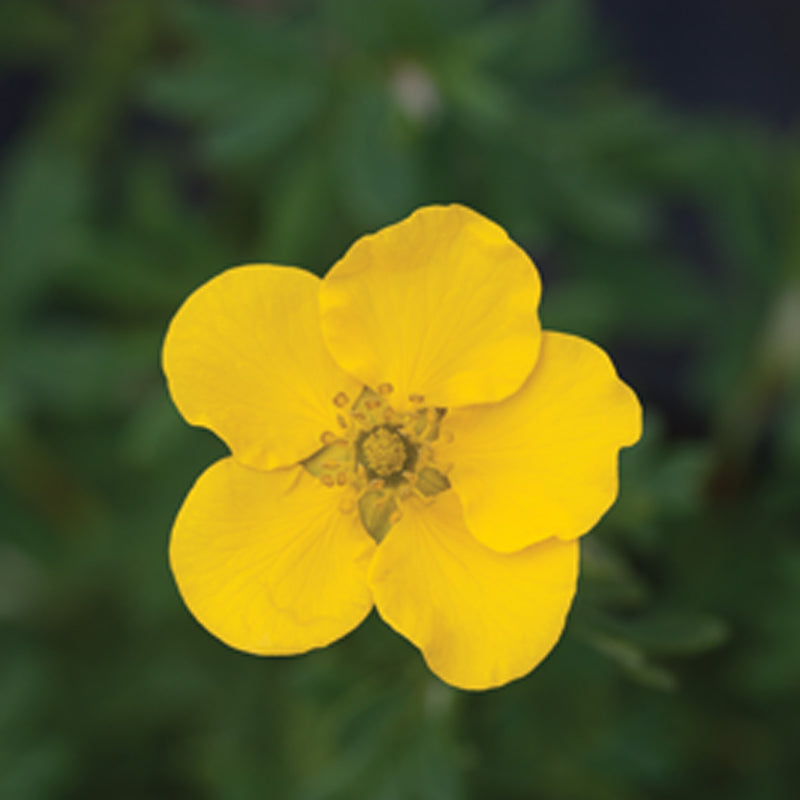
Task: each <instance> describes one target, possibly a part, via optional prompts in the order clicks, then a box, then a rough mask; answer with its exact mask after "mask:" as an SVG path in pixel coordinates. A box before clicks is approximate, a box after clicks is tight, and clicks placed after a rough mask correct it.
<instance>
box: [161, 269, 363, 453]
mask: <svg viewBox="0 0 800 800" xmlns="http://www.w3.org/2000/svg"><path fill="white" fill-rule="evenodd" d="M319 285H320V280H319V278H317V277H315V276H314V275H311V274H310V273H308V272H305V271H303V270H300V269H295V268H293V267H275V266H269V265H263V264H262V265H251V266H245V267H237V268H235V269H230V270H228V271H226V272H223V273H222V274H221V275H218V276H217V277H216V278H213V279H212V280H210V281H208V283H206V284H204V285H203V286H201V287H200V288H199V289H197V290H196V291H195V292H194V293H193V294H191V295H190V296H189V298H188V299H187V300H186V302H185V303H184V304H183V305H182V306H181V308H180V309H179V310H178V312H177V314H175V317H174V318H173V320H172V323H171V324H170V326H169V330H168V332H167V336H166V338H165V340H164V351H163V365H164V372H165V374H166V376H167V381H168V384H169V390H170V393H171V394H172V399H173V400H174V402H175V405H176V406H177V407H178V409H179V411H180V412H181V414H182V415H183V416H184V417H185V419H186V420H187V421H188V422H190V423H191V424H193V425H202V426H204V427H206V428H210V429H211V430H213V431H214V432H215V433H217V434H218V435H219V436H220V437H221V438H222V439H223V440H224V441H225V443H226V444H227V445H228V446H229V447H230V448H231V450H232V452H233V455H234V456H235V457H236V458H237V459H238V460H239V461H241V462H242V463H244V464H248V465H250V466H254V467H259V468H262V469H274V468H275V467H281V466H287V465H289V464H294V463H296V462H297V461H299V460H301V459H302V458H305V457H306V456H309V455H311V453H313V452H314V451H315V450H317V449H319V447H321V444H320V435H321V434H322V433H323V431H325V430H326V429H329V430H336V412H337V410H338V409H337V408H336V406H335V405H334V403H333V398H334V397H335V396H336V395H337V394H338V393H339V392H344V393H346V394H349V395H350V396H351V397H354V396H355V395H357V394H358V392H359V391H360V389H361V386H360V384H359V383H358V382H357V381H355V380H353V378H352V377H350V376H349V375H347V374H346V373H344V372H343V371H342V370H341V369H340V368H339V367H338V366H337V365H336V363H335V362H334V361H333V359H332V358H331V356H330V355H329V353H328V351H327V350H326V349H325V346H324V344H323V341H322V335H321V333H320V327H319V312H318V300H317V293H318V289H319Z"/></svg>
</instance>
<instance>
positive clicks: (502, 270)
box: [320, 205, 541, 411]
mask: <svg viewBox="0 0 800 800" xmlns="http://www.w3.org/2000/svg"><path fill="white" fill-rule="evenodd" d="M540 293H541V283H540V280H539V275H538V272H537V271H536V268H535V266H534V265H533V262H532V261H531V260H530V258H529V257H528V256H527V254H526V253H525V252H524V251H523V250H522V248H520V247H519V246H518V245H516V244H515V243H514V242H513V241H511V239H509V237H508V235H507V234H506V232H505V231H504V230H503V229H502V228H501V227H500V226H499V225H497V224H495V223H494V222H491V221H490V220H488V219H486V217H483V216H481V215H480V214H478V213H477V212H475V211H472V210H471V209H469V208H465V207H464V206H460V205H450V206H427V207H424V208H420V209H418V210H417V211H415V212H414V213H413V214H412V215H411V216H409V217H407V218H406V219H404V220H402V221H401V222H398V223H396V224H395V225H390V226H388V227H386V228H383V229H382V230H380V231H378V232H377V233H374V234H372V235H369V236H364V237H362V238H361V239H359V240H358V241H357V242H355V244H353V246H352V247H351V248H350V249H349V250H348V251H347V253H346V254H345V255H344V257H343V258H342V259H341V260H340V261H339V262H338V263H337V264H335V265H334V266H333V267H332V268H331V270H330V271H329V272H328V274H327V275H326V276H325V278H324V279H323V281H322V286H321V288H320V311H321V320H322V331H323V336H324V338H325V342H326V343H327V345H328V348H329V349H330V351H331V353H332V354H333V356H334V358H335V359H336V361H337V362H338V363H339V364H340V365H341V366H342V368H343V369H345V370H346V371H347V372H349V373H350V374H352V375H354V376H356V377H357V378H359V379H360V380H361V381H363V382H364V383H365V384H367V385H368V386H371V387H373V388H375V387H377V386H380V385H381V384H387V383H388V384H391V385H392V386H393V387H394V388H395V393H394V395H393V397H392V402H393V405H394V406H395V408H396V410H398V411H400V410H404V409H405V408H407V407H408V403H409V398H410V397H412V396H417V397H423V398H424V400H425V402H426V404H427V405H433V406H445V407H455V406H463V405H467V404H471V403H489V402H495V401H497V400H500V399H502V398H504V397H507V396H508V395H510V394H511V393H512V392H514V391H516V389H518V388H519V386H520V385H521V384H522V382H523V381H524V380H525V378H526V376H527V375H528V373H529V372H530V371H531V369H532V367H533V365H534V363H535V361H536V355H537V352H538V348H539V340H540V335H541V329H540V324H539V319H538V315H537V308H538V304H539V297H540Z"/></svg>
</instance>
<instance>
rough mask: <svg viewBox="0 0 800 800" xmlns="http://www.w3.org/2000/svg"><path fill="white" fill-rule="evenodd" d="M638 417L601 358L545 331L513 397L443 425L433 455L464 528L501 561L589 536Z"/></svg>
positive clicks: (584, 344)
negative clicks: (546, 542) (444, 466)
mask: <svg viewBox="0 0 800 800" xmlns="http://www.w3.org/2000/svg"><path fill="white" fill-rule="evenodd" d="M641 413H642V412H641V407H640V405H639V401H638V400H637V398H636V395H635V394H634V393H633V391H632V390H631V389H630V388H629V387H628V386H627V385H626V384H625V383H623V382H622V381H621V380H620V379H619V378H618V377H617V373H616V371H615V370H614V366H613V364H612V363H611V361H610V360H609V358H608V356H607V355H606V354H605V352H604V351H603V350H601V349H600V348H599V347H597V346H596V345H594V344H592V343H591V342H589V341H587V340H586V339H581V338H579V337H577V336H570V335H567V334H563V333H553V332H551V331H545V332H544V334H543V337H542V349H541V352H540V355H539V360H538V362H537V364H536V367H535V368H534V370H533V372H532V373H531V375H530V377H529V378H528V380H527V381H526V382H525V384H524V385H523V387H522V388H521V389H520V390H519V391H518V392H517V393H516V394H515V395H513V396H512V397H509V398H508V399H507V400H505V401H503V402H502V403H498V404H496V405H493V406H481V407H475V408H469V409H460V410H457V411H455V412H453V413H452V414H449V415H448V416H447V417H445V419H444V421H443V424H442V431H443V443H442V444H441V446H440V447H439V450H438V451H437V453H438V456H439V457H440V458H441V459H442V460H443V461H448V462H452V464H453V467H452V470H451V472H450V473H449V475H448V477H449V478H450V482H451V485H452V486H453V488H454V489H455V491H456V492H457V493H458V496H459V497H460V499H461V503H462V505H463V507H464V517H465V519H466V521H467V527H468V528H469V529H470V531H471V532H472V533H473V535H474V536H475V537H476V538H477V539H479V540H480V541H481V542H483V543H484V544H486V545H488V546H489V547H491V548H493V549H494V550H498V551H501V552H512V551H515V550H519V549H521V548H523V547H527V546H528V545H531V544H533V543H534V542H539V541H541V540H543V539H547V538H549V537H551V536H557V537H560V538H562V539H571V538H574V537H576V536H580V535H581V534H584V533H586V532H587V531H588V530H589V529H591V528H592V527H593V526H594V525H595V524H596V523H597V521H598V520H599V519H600V517H601V516H602V515H603V514H604V513H605V512H606V511H607V510H608V509H609V507H610V506H611V505H612V503H613V502H614V500H615V499H616V496H617V489H618V477H617V454H618V451H619V449H620V447H625V446H627V445H631V444H634V443H635V442H636V441H637V440H638V439H639V437H640V435H641V426H642V422H641ZM450 437H452V441H451V442H450V443H449V444H445V443H444V442H446V441H447V439H448V438H450Z"/></svg>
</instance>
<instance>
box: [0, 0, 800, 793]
mask: <svg viewBox="0 0 800 800" xmlns="http://www.w3.org/2000/svg"><path fill="white" fill-rule="evenodd" d="M0 62H2V70H3V82H2V87H1V88H2V90H3V92H5V93H6V95H7V97H8V100H7V102H5V103H4V107H5V109H6V112H5V114H4V117H5V121H4V122H3V126H2V135H3V140H2V143H3V149H2V152H1V153H0V158H1V159H2V160H0V179H1V180H2V183H1V184H0V241H2V254H3V256H2V265H1V266H0V270H2V271H1V272H0V454H1V455H2V458H0V513H1V514H2V517H1V518H0V521H1V522H2V530H1V531H0V797H2V798H4V799H5V798H8V800H45V799H46V800H50V799H51V798H52V799H53V800H55V799H59V800H60V799H61V798H66V799H67V800H72V799H74V800H78V799H80V800H86V798H114V800H139V799H142V798H147V800H158V799H159V798H165V799H166V798H169V799H170V800H173V799H176V800H179V799H180V798H193V799H194V798H199V799H201V800H205V799H206V798H208V800H211V798H214V799H216V798H221V799H224V800H248V799H249V798H263V797H274V798H287V799H288V800H338V799H340V798H341V800H352V798H373V799H374V800H395V798H396V799H397V800H416V799H419V800H423V798H431V800H451V799H452V800H456V799H457V798H487V799H488V798H491V800H522V799H523V798H550V799H552V800H555V799H557V798H563V800H575V799H576V798H581V799H582V798H589V799H590V800H605V799H606V798H607V799H608V800H643V799H644V798H648V799H649V800H652V799H653V798H675V797H681V798H687V800H688V799H689V798H703V800H706V799H707V798H709V797H720V798H722V797H724V798H726V800H740V799H741V800H744V799H745V798H759V800H771V799H772V798H776V799H777V798H791V797H794V796H796V795H795V792H796V787H797V786H798V785H800V768H798V766H797V762H796V761H795V756H796V752H795V751H796V735H797V721H798V719H800V692H798V688H800V687H799V686H798V676H799V675H800V630H799V629H798V623H797V609H798V608H800V540H799V539H798V530H799V529H800V491H798V486H799V485H800V480H798V479H799V478H800V370H799V369H798V365H799V363H800V226H798V224H797V220H798V219H799V218H800V149H798V146H797V142H796V138H795V139H793V138H792V137H790V136H780V137H779V136H778V135H776V134H774V133H770V132H769V131H766V130H764V129H762V128H760V127H758V126H756V125H755V124H753V123H752V122H748V121H747V120H745V119H738V120H737V119H732V118H730V117H727V118H725V119H722V118H719V117H714V116H711V115H709V116H708V117H706V118H698V117H693V118H688V117H685V116H682V115H680V114H678V113H676V112H675V111H672V110H670V109H669V108H668V107H665V106H664V104H663V103H661V102H659V101H658V100H657V99H656V98H654V97H653V96H650V95H649V94H648V93H647V92H644V91H643V90H641V89H637V88H635V86H636V81H635V80H634V78H633V76H632V75H631V68H630V67H628V66H626V65H625V64H624V63H621V62H620V60H619V59H618V58H617V57H616V56H615V53H614V50H613V47H612V46H611V45H610V44H609V42H608V41H606V40H605V39H604V38H603V37H601V36H600V35H599V34H598V26H597V24H596V20H595V18H594V17H593V14H592V8H591V6H590V4H589V3H588V2H586V1H585V0H559V2H553V1H552V0H544V1H543V2H524V3H508V4H492V3H489V2H487V1H485V0H437V2H431V0H383V1H382V2H380V3H367V2H362V1H361V0H319V1H318V2H311V0H304V1H303V2H288V1H287V2H255V0H253V2H245V0H239V2H233V1H231V2H170V1H167V2H158V0H108V2H91V1H90V0H86V1H85V2H77V0H75V2H67V0H64V1H63V2H56V1H55V0H53V1H52V2H49V1H47V0H4V2H3V3H2V5H0ZM448 201H459V202H462V203H466V204H468V205H471V206H473V207H475V208H476V209H478V210H480V211H482V212H484V213H486V214H487V215H488V216H490V217H491V218H493V219H495V220H497V221H498V222H500V223H501V224H502V225H503V226H504V227H506V228H507V229H508V230H509V232H510V233H511V234H512V235H513V236H514V238H516V239H517V240H518V241H520V242H521V243H522V244H523V245H524V246H526V247H527V248H528V250H529V251H530V252H531V254H532V255H533V256H534V258H536V259H537V261H538V262H539V263H540V266H541V268H542V271H543V273H544V276H545V284H546V287H545V298H544V305H543V309H542V313H543V318H544V321H545V324H546V325H547V326H548V327H552V328H557V329H564V330H570V331H573V332H576V333H579V334H582V335H584V336H587V337H589V338H592V339H595V340H596V341H598V342H600V343H602V344H603V345H604V346H606V347H607V348H608V349H609V350H610V351H611V352H612V353H613V354H614V355H615V356H616V358H617V361H618V363H619V366H620V370H621V372H622V374H623V376H624V377H625V378H626V379H627V380H628V381H630V382H631V383H632V384H633V385H634V386H636V387H637V388H638V389H639V391H640V394H641V395H642V397H643V400H644V402H645V404H646V407H647V433H646V437H645V440H644V442H643V443H642V444H641V445H640V446H639V447H637V448H636V449H635V450H633V451H630V452H628V453H626V454H624V456H623V463H622V467H623V473H622V487H623V488H622V494H621V497H620V500H619V502H618V504H617V505H616V507H615V508H614V509H613V510H612V512H611V513H609V514H608V516H607V517H606V518H605V519H604V520H603V522H602V523H601V525H600V526H599V527H598V529H597V530H596V531H595V532H594V533H593V534H592V535H591V536H590V537H588V538H587V539H586V540H585V547H584V550H583V553H584V555H583V572H582V578H581V586H580V592H579V598H578V602H577V604H576V607H575V609H574V611H573V613H572V615H571V617H570V623H569V626H568V630H567V633H566V636H565V638H564V640H563V641H562V643H561V644H560V645H559V647H558V648H557V649H556V651H555V652H554V653H553V654H552V655H551V656H550V657H549V658H548V660H547V661H546V663H545V664H544V665H543V666H541V667H540V668H539V669H538V670H536V671H535V672H534V673H533V674H532V675H530V676H529V677H527V678H526V679H524V680H521V681H518V682H516V683H514V684H512V685H510V686H508V687H506V688H504V689H501V690H497V691H494V692H489V693H486V694H468V693H459V692H456V691H454V690H451V689H450V688H448V687H446V686H444V685H442V684H440V683H438V682H437V680H436V679H434V678H433V677H432V676H431V675H430V674H429V673H427V671H426V670H425V668H424V666H423V664H422V662H421V659H420V657H419V655H418V653H417V652H416V651H415V650H414V649H413V648H412V647H410V646H409V645H408V644H406V643H405V642H404V641H403V640H401V639H400V638H399V637H397V636H395V635H394V634H393V633H391V632H390V631H388V630H387V629H386V628H385V627H384V626H383V625H382V624H381V623H380V622H379V621H377V620H376V619H375V618H374V617H373V618H371V619H370V621H369V622H368V623H367V624H366V625H365V626H364V627H363V628H362V629H360V630H358V631H357V632H355V633H354V634H352V635H351V636H349V637H348V638H347V639H346V640H344V641H343V642H340V643H338V644H336V645H335V646H333V647H331V648H328V649H327V650H325V651H322V652H317V653H312V654H309V655H306V656H302V657H297V658H287V659H272V660H269V659H258V658H254V657H249V656H245V655H242V654H238V653H235V652H232V651H230V650H228V649H227V648H225V647H224V646H223V645H221V644H220V643H218V642H216V641H215V640H213V639H212V638H211V637H209V636H208V635H207V634H206V633H205V632H203V631H202V630H201V629H200V628H199V627H198V626H197V625H196V624H195V623H194V621H193V620H192V619H191V617H190V616H189V614H188V613H187V612H186V611H185V609H184V608H183V606H182V604H181V602H180V599H179V597H178V595H177V592H176V590H175V588H174V586H173V583H172V581H171V578H170V575H169V572H168V568H167V564H166V544H167V538H168V532H169V527H170V524H171V521H172V518H173V516H174V514H175V512H176V511H177V509H178V507H179V504H180V502H181V500H182V497H183V496H184V494H185V492H186V491H187V490H188V488H189V486H190V485H191V482H192V480H193V479H194V477H195V476H197V475H198V474H199V472H200V471H202V469H203V468H204V467H205V466H206V465H207V464H208V463H210V462H211V461H212V460H213V459H214V458H215V457H216V456H218V455H220V454H221V453H222V452H223V448H222V446H221V445H220V444H219V443H218V442H217V441H216V440H214V438H213V437H212V436H211V435H210V434H205V433H203V432H200V431H197V430H190V429H188V428H187V427H186V426H185V425H184V424H183V422H182V421H181V420H180V419H179V417H178V415H177V414H176V412H175V411H174V410H173V409H172V407H171V405H170V403H169V400H168V399H167V396H166V392H165V388H164V385H163V381H162V378H161V375H160V372H159V368H158V352H159V347H160V341H161V338H162V336H163V332H164V330H165V326H166V325H167V322H168V320H169V318H170V316H171V314H172V313H173V312H174V310H175V309H176V308H177V306H178V304H179V303H180V302H181V300H182V299H183V298H184V297H185V296H186V295H187V294H188V293H189V291H191V290H192V289H193V288H195V287H196V286H197V285H199V284H200V283H201V282H202V281H203V280H205V279H207V278H208V277H210V276H211V275H213V274H215V273H216V272H219V271H221V270H222V269H223V268H225V267H226V266H230V265H233V264H237V263H242V262H247V261H272V262H278V263H291V264H299V265H303V266H305V267H308V268H309V269H312V270H314V271H316V272H317V273H320V274H321V273H323V272H324V271H325V270H326V269H327V267H328V266H329V265H330V264H332V263H333V262H334V261H335V260H336V259H337V257H338V256H339V255H340V254H341V253H342V252H343V251H344V249H345V248H346V246H347V245H348V244H349V243H350V242H351V241H352V240H354V239H355V238H356V237H357V236H359V235H361V234H363V233H364V232H366V231H369V230H373V229H375V228H377V227H380V226H381V225H383V224H385V223H387V222H390V221H394V220H396V219H398V218H400V217H402V216H404V215H405V214H407V213H408V212H410V211H411V210H412V209H413V208H414V207H416V206H418V205H421V204H425V203H430V202H448Z"/></svg>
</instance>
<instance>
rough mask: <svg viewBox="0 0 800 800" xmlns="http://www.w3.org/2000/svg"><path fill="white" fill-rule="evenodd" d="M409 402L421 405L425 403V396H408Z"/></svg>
mask: <svg viewBox="0 0 800 800" xmlns="http://www.w3.org/2000/svg"><path fill="white" fill-rule="evenodd" d="M408 401H409V402H410V403H419V404H420V405H421V404H422V403H424V402H425V395H422V394H410V395H409V396H408Z"/></svg>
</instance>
